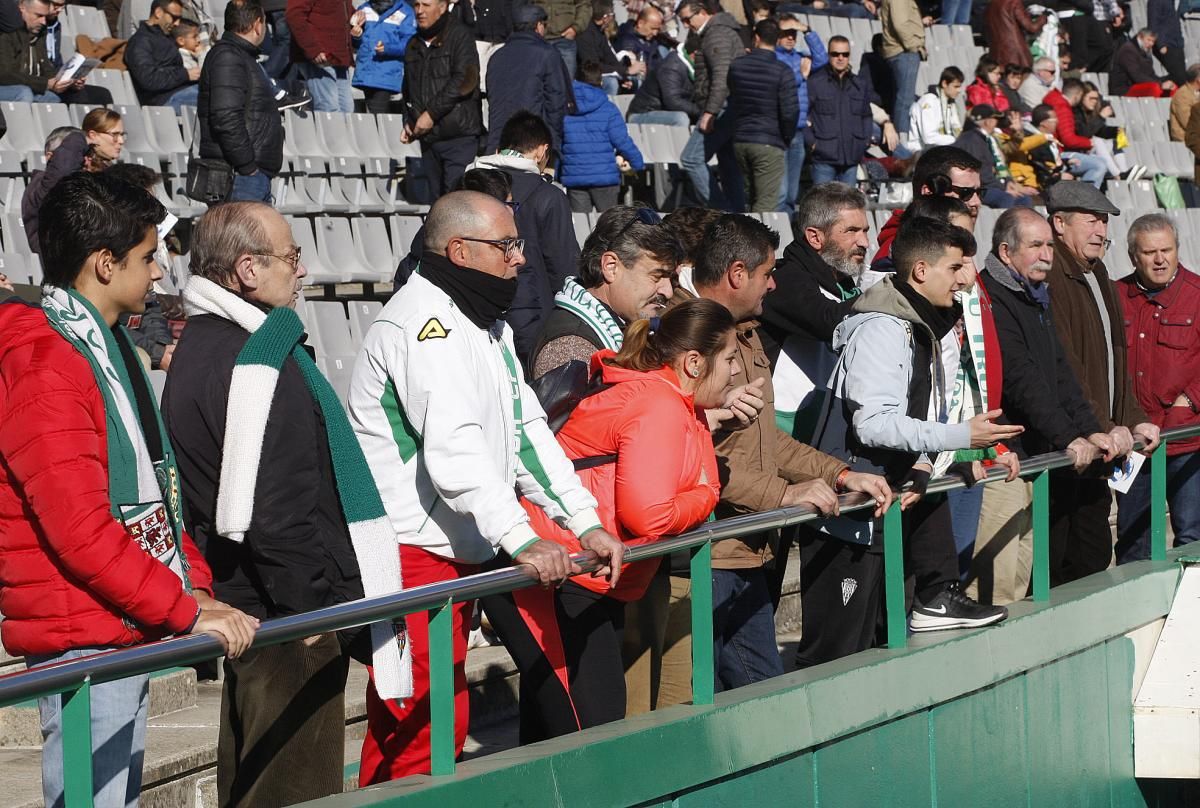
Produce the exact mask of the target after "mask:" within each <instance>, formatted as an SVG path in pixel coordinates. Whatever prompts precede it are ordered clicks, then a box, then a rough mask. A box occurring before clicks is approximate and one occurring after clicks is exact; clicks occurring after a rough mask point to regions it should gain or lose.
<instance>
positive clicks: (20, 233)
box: [0, 213, 33, 255]
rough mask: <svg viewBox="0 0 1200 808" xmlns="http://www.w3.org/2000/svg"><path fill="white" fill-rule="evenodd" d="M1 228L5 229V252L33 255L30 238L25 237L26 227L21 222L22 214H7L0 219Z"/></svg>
mask: <svg viewBox="0 0 1200 808" xmlns="http://www.w3.org/2000/svg"><path fill="white" fill-rule="evenodd" d="M0 227H3V229H4V251H5V252H12V253H18V254H20V255H31V254H32V253H33V250H31V249H29V238H28V237H27V236H26V235H25V225H24V224H22V222H21V214H20V213H5V214H3V216H2V217H0Z"/></svg>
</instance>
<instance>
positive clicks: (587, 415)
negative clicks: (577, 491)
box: [525, 351, 720, 601]
mask: <svg viewBox="0 0 1200 808" xmlns="http://www.w3.org/2000/svg"><path fill="white" fill-rule="evenodd" d="M613 355H614V354H613V352H612V351H600V352H598V353H596V354H594V355H593V356H592V373H593V375H594V374H595V373H597V372H599V373H602V374H603V379H604V382H605V383H606V384H611V385H612V387H609V388H607V389H605V390H602V391H601V392H599V393H596V394H594V395H592V396H589V397H587V398H585V399H584V400H583V401H581V402H580V403H579V406H578V407H576V408H575V411H574V412H573V413H571V417H570V418H569V419H568V420H567V423H566V424H564V425H563V428H562V430H561V431H560V432H559V433H558V441H559V443H561V444H562V447H563V450H564V451H565V452H566V453H567V457H570V458H571V459H572V460H576V459H579V458H582V457H595V456H598V455H610V454H615V455H616V456H617V460H616V462H615V463H606V464H604V465H600V466H595V467H593V468H590V469H584V470H583V471H580V472H579V478H580V479H581V480H582V481H583V484H584V486H586V487H587V489H588V490H589V491H591V492H592V494H593V496H595V497H596V500H597V502H598V503H599V506H598V507H597V509H596V510H597V512H598V513H599V514H600V521H601V522H602V523H603V525H604V528H605V530H608V531H609V532H610V533H612V534H613V535H614V536H616V537H618V538H619V539H621V540H622V541H624V542H625V543H626V544H628V545H631V546H636V545H639V544H646V543H648V542H652V541H655V540H657V539H660V538H662V537H663V536H675V535H678V534H680V533H684V532H686V531H688V530H691V529H692V528H694V527H696V526H697V525H699V524H701V523H702V522H704V520H706V519H707V518H708V516H709V514H711V513H712V511H713V509H714V508H715V507H716V506H717V499H718V498H719V496H720V483H719V482H718V478H717V458H716V453H715V452H714V451H713V442H712V433H711V432H709V430H708V423H707V422H706V421H705V418H704V414H703V412H702V411H698V410H697V409H696V407H695V404H694V403H693V401H692V397H691V395H689V394H687V393H684V392H683V391H682V390H681V389H680V388H679V381H678V379H677V378H676V376H675V372H674V371H673V370H671V369H670V368H667V367H663V368H660V369H659V370H653V371H649V372H645V373H643V372H639V371H634V370H626V369H625V368H620V367H614V366H612V365H606V364H604V361H603V360H604V359H606V358H610V357H612V356H613ZM702 476H703V480H702V479H701V477H702ZM525 507H526V510H527V511H529V515H530V519H531V521H532V524H533V527H534V529H535V530H536V531H537V533H538V535H539V536H541V537H542V538H545V539H550V540H552V541H556V542H558V543H559V544H562V545H564V546H566V547H567V548H568V549H569V550H570V551H571V552H573V553H577V552H579V551H580V549H581V548H580V545H579V540H578V539H577V538H576V537H575V536H574V535H573V534H572V533H570V532H569V531H567V530H564V529H563V528H560V527H559V526H558V525H557V524H555V523H554V522H552V521H550V519H549V518H547V517H546V516H545V514H544V512H543V511H542V509H541V508H537V507H535V506H532V505H530V504H528V503H526V505H525ZM658 564H659V560H658V559H653V560H650V561H639V562H637V563H634V564H627V565H625V568H624V569H623V570H622V572H621V580H620V581H619V582H618V584H617V588H616V589H615V590H613V591H611V592H609V590H608V585H607V583H605V581H604V579H602V578H592V577H591V576H589V575H580V576H579V577H577V578H575V579H574V580H575V583H577V584H579V585H580V586H584V587H587V588H588V589H591V590H592V591H595V592H600V593H605V594H610V595H612V596H613V597H615V598H617V599H618V600H623V601H631V600H637V599H638V598H640V597H641V596H642V595H643V593H645V591H646V587H647V586H648V585H649V583H650V579H651V578H652V577H653V576H654V571H655V570H656V569H658Z"/></svg>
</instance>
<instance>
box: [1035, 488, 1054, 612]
mask: <svg viewBox="0 0 1200 808" xmlns="http://www.w3.org/2000/svg"><path fill="white" fill-rule="evenodd" d="M1033 599H1034V600H1036V601H1044V600H1050V472H1048V471H1043V472H1041V473H1040V474H1038V475H1037V476H1036V477H1034V478H1033Z"/></svg>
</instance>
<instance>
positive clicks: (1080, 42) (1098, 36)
mask: <svg viewBox="0 0 1200 808" xmlns="http://www.w3.org/2000/svg"><path fill="white" fill-rule="evenodd" d="M1062 27H1063V30H1065V31H1066V32H1067V36H1069V37H1070V38H1071V46H1070V48H1071V67H1072V68H1074V69H1075V70H1091V71H1097V72H1103V71H1107V70H1111V69H1112V58H1113V50H1114V48H1113V40H1112V34H1111V33H1110V32H1109V30H1108V26H1107V25H1105V24H1104V23H1102V22H1100V21H1099V20H1097V19H1096V18H1095V17H1093V16H1092V15H1091V14H1088V13H1084V14H1076V15H1075V16H1073V17H1067V18H1065V19H1063V21H1062Z"/></svg>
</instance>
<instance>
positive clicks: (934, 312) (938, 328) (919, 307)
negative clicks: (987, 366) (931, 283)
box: [896, 283, 962, 340]
mask: <svg viewBox="0 0 1200 808" xmlns="http://www.w3.org/2000/svg"><path fill="white" fill-rule="evenodd" d="M896 291H897V292H899V293H900V294H901V295H903V297H904V299H905V300H907V301H908V302H909V304H910V305H911V306H912V307H913V308H914V309H915V310H916V312H917V316H918V317H920V318H921V321H922V322H923V323H925V325H927V326H929V330H930V331H932V332H933V335H934V336H935V337H936V338H938V339H939V340H940V339H941V338H942V337H944V336H946V335H947V334H949V333H950V329H952V328H954V324H955V323H957V322H958V320H959V318H960V317H962V307H961V306H959V305H958V304H957V303H955V304H954V305H953V306H950V307H949V308H942V307H941V306H935V305H933V304H932V303H930V302H929V301H928V300H927V299H926V298H925V297H924V296H923V295H921V293H920V292H918V291H917V290H916V289H913V288H912V287H911V286H909V285H908V284H907V283H897V284H896Z"/></svg>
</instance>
